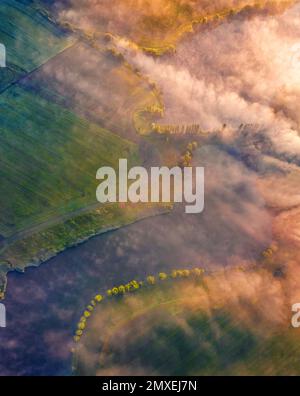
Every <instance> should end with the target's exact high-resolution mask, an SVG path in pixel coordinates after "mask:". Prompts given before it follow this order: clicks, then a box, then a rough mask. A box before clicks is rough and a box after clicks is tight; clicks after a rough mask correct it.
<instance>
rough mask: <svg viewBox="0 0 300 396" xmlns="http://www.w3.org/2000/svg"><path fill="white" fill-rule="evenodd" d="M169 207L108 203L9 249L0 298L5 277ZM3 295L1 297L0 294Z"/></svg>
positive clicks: (3, 259)
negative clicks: (98, 235) (13, 271)
mask: <svg viewBox="0 0 300 396" xmlns="http://www.w3.org/2000/svg"><path fill="white" fill-rule="evenodd" d="M169 210H170V206H168V205H154V204H135V205H133V204H124V205H123V204H122V207H120V205H119V204H107V205H102V206H101V205H99V207H98V208H97V209H94V210H93V211H90V212H87V213H84V214H81V215H78V216H76V217H74V218H71V219H69V220H67V221H65V222H64V223H59V224H57V225H54V226H52V227H49V228H46V229H45V230H42V231H40V232H36V233H34V234H33V235H30V236H28V237H24V238H22V239H20V240H17V241H15V242H13V243H12V244H11V245H9V246H8V247H6V249H4V251H3V252H2V254H1V256H0V275H1V273H2V282H1V276H0V297H1V296H2V297H3V296H4V291H5V276H3V274H5V273H6V272H8V271H11V270H19V271H24V269H25V268H26V267H28V266H38V265H39V264H41V263H42V262H44V261H46V260H48V259H50V258H51V257H53V256H55V255H56V254H58V253H59V252H62V251H63V250H65V249H67V248H69V247H71V246H74V245H77V244H79V243H82V242H84V241H86V240H87V239H89V238H90V237H92V236H94V235H97V234H100V233H103V232H106V231H108V230H113V229H117V228H119V227H122V226H125V225H127V224H130V223H133V222H135V221H138V220H141V219H142V218H145V217H149V216H153V215H157V214H162V213H166V212H167V211H169ZM1 293H2V294H1Z"/></svg>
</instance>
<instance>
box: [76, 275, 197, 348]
mask: <svg viewBox="0 0 300 396" xmlns="http://www.w3.org/2000/svg"><path fill="white" fill-rule="evenodd" d="M204 272H205V270H204V269H203V268H193V269H192V270H188V269H183V270H174V271H172V272H171V273H170V274H166V273H165V272H160V273H159V274H158V276H156V277H155V276H153V275H149V276H147V278H146V280H145V281H136V280H132V281H130V282H129V283H127V284H126V285H119V286H115V287H113V288H112V289H108V290H107V292H106V297H107V298H111V297H114V296H122V295H124V294H126V293H132V292H135V291H137V290H139V289H140V288H142V287H144V286H152V285H155V284H157V283H158V282H159V281H166V280H167V279H176V278H188V277H190V276H194V277H200V276H202V275H203V274H204ZM104 299H105V297H104V296H103V295H101V294H97V295H96V296H95V297H94V298H93V299H92V300H91V301H90V303H89V304H88V306H87V307H86V309H85V310H84V312H83V315H82V316H81V318H80V320H79V322H78V325H77V329H76V332H75V335H74V341H75V342H79V341H80V339H81V337H82V335H83V333H84V330H85V329H86V326H87V320H88V319H89V318H90V316H91V315H92V312H93V311H94V309H95V308H96V306H97V305H98V304H99V303H101V302H102V301H103V300H104Z"/></svg>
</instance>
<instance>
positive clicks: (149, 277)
mask: <svg viewBox="0 0 300 396" xmlns="http://www.w3.org/2000/svg"><path fill="white" fill-rule="evenodd" d="M147 282H148V284H149V285H154V284H155V278H154V276H148V277H147Z"/></svg>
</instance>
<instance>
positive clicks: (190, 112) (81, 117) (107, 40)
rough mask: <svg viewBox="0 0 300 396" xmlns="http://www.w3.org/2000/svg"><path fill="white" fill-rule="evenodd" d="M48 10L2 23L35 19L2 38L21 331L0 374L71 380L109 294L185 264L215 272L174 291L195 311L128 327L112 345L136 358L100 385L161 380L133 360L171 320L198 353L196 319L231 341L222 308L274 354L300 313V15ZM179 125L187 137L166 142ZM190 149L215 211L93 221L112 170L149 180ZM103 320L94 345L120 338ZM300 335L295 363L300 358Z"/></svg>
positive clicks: (13, 335) (256, 5)
mask: <svg viewBox="0 0 300 396" xmlns="http://www.w3.org/2000/svg"><path fill="white" fill-rule="evenodd" d="M37 3H38V4H39V6H40V7H42V9H43V12H42V13H41V14H39V11H37V8H27V7H36V5H34V4H35V2H31V1H28V5H27V2H26V5H24V4H25V3H24V4H23V3H22V4H21V5H20V4H19V5H18V6H16V5H15V2H13V1H11V0H5V4H4V3H3V5H2V6H1V5H0V7H2V8H0V12H2V13H3V17H2V16H1V14H0V17H1V18H2V19H1V20H3V21H10V18H11V21H15V20H17V17H15V15H17V16H18V17H19V16H20V15H22V24H20V27H18V28H17V27H16V26H14V24H13V23H10V22H9V23H8V22H7V23H6V24H4V23H3V26H4V25H5V26H4V27H3V31H5V34H3V33H1V32H0V42H2V41H3V42H5V40H7V43H8V44H6V45H7V48H8V55H9V58H8V59H9V64H8V65H9V69H8V70H6V71H3V70H2V69H0V72H1V73H0V86H1V89H2V90H3V92H2V91H1V92H0V106H2V107H3V108H4V109H5V112H3V122H2V125H3V131H1V132H0V138H1V139H2V140H1V142H4V143H3V147H4V148H3V149H1V150H2V151H1V153H2V157H3V158H2V160H1V161H2V162H1V161H0V162H1V164H2V168H1V169H2V171H1V172H2V173H1V174H0V176H1V177H2V178H3V183H2V185H3V186H8V187H6V190H7V191H8V192H9V194H6V195H5V194H2V195H1V196H2V200H3V202H2V203H1V207H2V208H4V209H3V213H4V214H5V219H4V220H3V221H2V220H1V224H0V226H1V233H0V234H1V235H0V237H1V238H0V244H1V245H0V247H1V249H2V250H1V257H0V258H1V261H0V281H1V282H0V293H2V294H0V297H1V296H3V297H5V298H6V300H4V302H5V303H6V304H7V307H8V312H13V313H12V314H11V315H12V319H11V321H12V322H11V323H13V325H14V326H13V330H11V331H6V330H5V333H3V334H4V336H3V339H4V341H5V342H3V343H2V346H1V348H3V356H4V355H5V359H4V360H3V362H2V363H1V362H0V375H1V372H4V373H7V374H9V375H11V374H12V373H19V374H23V375H26V374H28V373H38V374H45V373H46V374H47V372H51V374H52V373H54V374H57V373H60V374H65V373H70V371H71V363H70V360H71V353H70V349H71V347H74V345H73V344H74V343H72V340H71V338H72V334H73V333H74V329H77V327H76V326H77V322H78V320H79V318H80V317H81V315H82V311H83V310H84V309H85V308H84V307H85V305H86V303H88V302H89V300H90V299H91V298H93V295H95V294H96V293H100V292H101V293H103V294H104V295H105V293H106V290H107V288H111V287H113V286H115V285H118V284H121V283H122V282H123V283H126V282H128V281H129V280H130V279H133V278H137V279H140V280H142V279H144V278H145V277H146V276H147V275H154V274H155V273H158V272H160V271H166V273H169V272H170V271H172V270H173V269H174V268H188V269H191V268H193V267H197V266H198V267H201V268H202V267H203V268H205V269H206V270H207V273H208V276H207V278H205V280H203V284H204V287H203V284H201V286H199V285H198V284H196V286H195V284H194V283H189V282H186V283H185V284H184V292H181V290H177V289H176V286H175V287H174V290H173V291H172V292H171V296H172V297H174V299H180V297H181V296H183V297H184V298H183V300H184V303H183V306H182V307H181V311H180V310H178V312H182V316H181V317H177V316H176V315H177V314H176V315H174V317H173V316H172V313H170V312H168V311H166V316H165V317H164V311H163V309H162V308H159V309H161V311H159V310H158V312H160V313H159V314H158V316H157V318H156V317H155V315H154V316H151V315H150V316H149V317H148V316H147V315H146V316H145V318H144V319H143V318H142V319H141V320H140V321H137V322H136V323H135V322H134V321H133V324H132V328H131V327H130V324H129V325H128V326H129V327H128V328H129V330H130V329H131V330H133V331H132V334H130V332H126V331H120V333H119V337H116V338H115V339H114V340H112V341H111V345H110V347H111V348H112V350H113V351H114V353H115V354H116V356H117V354H118V353H120V354H123V355H122V356H123V358H124V362H125V363H124V362H123V363H124V364H123V365H122V364H118V362H116V361H115V360H114V359H113V358H112V360H111V365H110V366H109V367H107V368H103V367H102V368H101V370H99V371H97V374H99V375H111V374H119V375H124V374H127V375H133V374H145V373H146V374H147V373H149V371H147V364H145V365H144V363H143V364H142V363H141V361H139V359H137V360H134V359H133V360H132V362H134V363H133V364H132V365H131V364H128V365H127V363H126V362H127V361H126V353H127V352H126V351H127V349H126V348H127V346H128V348H129V349H128V350H129V351H131V352H132V353H133V352H134V344H135V343H136V342H139V343H140V345H141V350H142V347H144V341H145V340H144V339H143V334H146V336H147V337H149V339H151V340H153V342H154V344H155V345H156V342H157V344H158V345H159V344H160V342H159V341H160V339H159V336H158V335H157V334H158V333H156V329H155V326H156V325H157V326H159V324H160V321H161V323H163V328H164V326H165V325H166V326H167V325H169V326H171V327H170V328H171V329H174V328H177V327H178V328H179V329H180V331H182V334H183V335H184V337H186V338H187V339H190V340H192V339H193V338H194V337H195V339H197V340H198V338H197V337H198V335H197V334H198V333H197V329H196V330H195V329H194V328H193V327H192V326H191V325H190V322H189V321H190V314H194V313H195V315H197V314H199V312H200V311H201V312H203V313H204V314H205V318H206V319H205V320H206V321H207V322H208V323H209V324H210V325H211V326H212V329H213V332H215V333H214V335H215V336H216V339H217V340H218V337H219V335H220V334H221V333H222V332H221V330H220V328H219V326H221V324H220V323H221V322H222V321H221V322H220V323H219V322H214V320H215V316H216V315H215V314H216V307H217V308H218V309H221V310H224V312H226V314H228V315H229V316H230V320H232V322H230V323H231V324H232V326H233V327H234V326H235V325H237V326H238V329H239V331H240V332H239V333H238V334H239V335H240V336H241V340H244V339H243V337H242V335H243V334H248V331H249V332H250V333H251V332H252V333H253V334H254V338H255V337H256V338H255V339H256V340H257V339H259V340H260V341H261V340H263V341H264V340H266V339H268V337H269V336H270V337H271V336H273V335H274V336H276V334H286V332H287V331H288V329H290V319H291V306H292V305H293V304H294V303H297V302H300V288H299V282H297V279H298V278H299V276H300V273H299V272H300V267H299V260H300V193H299V185H300V3H299V2H298V1H284V0H263V1H259V2H257V1H255V0H213V1H209V0H175V1H174V0H153V1H147V0H111V1H107V0H87V1H83V0H66V1H64V0H57V1H39V2H37ZM22 7H23V8H24V9H23V8H22ZM43 7H45V9H44V8H43ZM20 10H21V11H20ZM6 13H7V14H6ZM15 13H16V14H15ZM19 13H21V14H20V15H19ZM7 15H8V16H7ZM32 15H33V16H32ZM20 20H21V19H20ZM5 29H6V30H5ZM35 29H36V30H35ZM27 32H30V36H29V34H28V35H27ZM1 34H2V35H3V37H2V36H1ZM29 38H30V40H29V41H28V42H31V45H32V46H29V44H28V42H27V41H26V40H28V39H29ZM1 40H2V41H1ZM45 43H46V44H47V43H48V47H49V48H48V47H47V45H46V44H45ZM40 47H42V48H40ZM21 49H22V56H20V54H19V52H21ZM18 51H19V52H18ZM36 54H38V55H39V57H38V60H37V56H36ZM5 73H6V74H5ZM1 117H2V113H1ZM4 117H5V118H4ZM192 124H194V125H197V127H198V133H196V134H195V135H191V136H189V135H186V136H182V135H181V133H180V131H181V130H182V129H181V127H184V126H189V125H192ZM170 125H171V126H172V127H173V130H175V132H174V133H165V134H164V133H159V132H157V131H159V127H160V128H161V130H163V127H166V126H170ZM153 126H158V129H157V130H155V128H154V127H153ZM176 127H177V129H176ZM171 129H172V128H171ZM16 131H17V133H16ZM178 131H179V132H178ZM14 133H15V134H14ZM193 141H194V142H193ZM195 142H196V146H195V148H194V149H190V148H189V146H190V145H191V144H192V143H195ZM187 154H188V156H190V157H189V158H190V159H189V161H190V162H188V166H203V167H204V168H205V208H204V212H203V213H202V214H201V215H187V214H185V213H184V210H183V206H182V205H175V207H174V208H173V210H172V211H170V212H169V213H165V214H164V215H161V212H157V213H154V212H153V213H152V212H151V215H150V214H149V218H147V219H145V218H146V217H147V216H148V214H147V213H146V212H145V213H144V212H143V211H142V210H141V212H139V213H138V215H136V213H135V212H134V209H133V210H132V212H130V213H129V215H128V213H127V211H126V207H125V209H124V207H123V206H122V205H116V207H114V208H113V209H112V210H111V211H109V210H108V211H107V212H106V211H103V212H101V213H100V211H99V212H97V210H98V208H97V210H95V208H94V206H93V205H94V204H95V202H94V200H95V194H94V191H96V187H95V186H96V179H95V175H96V171H97V169H98V167H99V166H100V165H106V164H107V165H113V164H114V163H115V162H116V161H117V160H118V158H117V157H124V158H125V157H127V156H128V157H130V158H131V161H132V163H134V164H137V163H138V164H139V165H143V166H145V167H149V166H158V165H167V166H169V165H172V166H175V165H179V164H182V162H181V161H182V158H184V157H185V156H186V155H187ZM98 157H99V160H98ZM35 160H36V162H35ZM21 161H23V162H21ZM98 161H99V163H98ZM114 161H115V162H114ZM71 164H72V166H71ZM60 167H61V168H60ZM53 175H54V176H55V177H54V176H53ZM48 176H49V178H48ZM4 182H5V183H4ZM66 186H67V187H66ZM3 189H4V187H3ZM43 193H44V195H43ZM75 198H76V199H75ZM46 209H47V210H46ZM133 212H134V214H133ZM154 214H156V216H153V215H154ZM84 215H86V216H84ZM152 216H153V217H152ZM3 218H4V216H3ZM29 220H30V221H29ZM121 220H122V221H121ZM138 220H139V221H138ZM137 221H138V222H137ZM129 224H130V225H129ZM112 228H113V229H115V231H112V232H107V231H108V230H111V229H112ZM2 230H3V231H2ZM100 232H104V234H103V235H101V236H98V237H96V238H93V239H92V240H91V241H89V242H86V243H82V244H78V243H79V242H80V243H81V242H83V241H85V240H87V239H88V238H90V237H91V236H95V235H97V234H99V233H100ZM2 234H3V235H2ZM77 245H78V246H77ZM70 247H72V249H70ZM64 250H65V252H63V251H64ZM62 252H63V253H62ZM55 256H56V257H55ZM49 258H51V260H50V261H48V259H49ZM45 261H47V262H45ZM44 262H45V263H44ZM41 263H44V264H42V266H41V267H40V268H35V269H27V267H29V266H32V264H34V265H35V266H38V265H39V264H41ZM15 270H17V271H21V272H24V273H22V274H20V273H16V272H13V271H15ZM9 271H11V272H12V273H11V274H10V275H9V276H8V283H7V291H6V290H5V286H6V275H7V272H9ZM10 279H11V281H10ZM5 292H6V293H7V294H5ZM158 296H160V294H159V292H158ZM126 304H127V302H126V301H125V305H124V306H125V310H126V309H127V308H128V307H126ZM128 304H129V308H128V309H129V310H131V309H132V312H133V314H134V310H135V308H136V307H139V308H145V309H146V308H147V304H145V306H144V305H143V304H144V301H143V299H141V300H140V298H139V294H137V295H136V296H133V297H130V298H129V303H128ZM139 304H140V305H139ZM14 306H15V307H17V308H15V310H14V311H13V307H14ZM112 307H113V305H112ZM24 312H28V314H27V315H24V314H23V313H24ZM101 312H102V311H101ZM101 312H100V314H99V315H98V313H97V315H98V316H95V319H93V322H92V323H93V328H92V329H93V331H94V335H93V337H96V338H97V329H104V328H105V329H106V330H104V331H103V334H104V333H105V331H107V332H109V327H107V328H106V327H105V324H106V323H107V322H108V321H109V320H110V319H109V318H110V317H111V312H110V311H109V309H108V310H107V311H106V308H105V310H103V316H101V315H102V313H101ZM114 312H115V311H114ZM176 312H177V311H176ZM106 315H107V316H106ZM153 318H154V319H155V320H154V319H153ZM156 319H157V320H156ZM218 320H219V319H218ZM167 322H168V323H167ZM257 322H259V325H257ZM8 323H9V321H8ZM203 323H204V322H201V326H204V324H203ZM205 323H206V322H205ZM152 326H153V328H154V333H152V330H153V329H152ZM172 326H173V327H172ZM201 326H200V325H199V329H200V327H201ZM204 327H205V326H204ZM204 327H201V329H200V330H201V331H202V330H203V328H204ZM128 328H127V330H128ZM199 329H198V330H199ZM200 330H199V331H200ZM75 331H76V330H75ZM201 331H200V333H201ZM37 333H39V334H38V336H36V334H37ZM91 333H92V332H91ZM252 333H251V335H253V334H252ZM153 334H154V335H153ZM201 334H202V333H201ZM201 334H200V339H201ZM0 335H1V334H0ZM35 336H36V342H35V343H32V339H34V337H35ZM152 336H153V338H151V337H152ZM289 336H290V333H289V335H288V338H289ZM147 337H146V338H147ZM184 337H183V338H184ZM293 337H294V334H293V336H292V337H291V339H292V341H291V343H292V345H293V348H291V350H290V354H289V350H288V348H287V351H286V353H287V355H285V356H286V360H285V359H283V360H284V361H286V362H287V363H286V364H287V366H288V362H289V358H290V359H291V361H292V360H293V357H294V356H297V353H298V351H297V348H296V344H295V342H294V341H295V339H297V340H298V338H297V336H295V339H294V338H293ZM166 338H167V337H166ZM236 338H238V337H236ZM184 339H185V338H184ZM233 339H234V337H233ZM247 340H248V341H249V339H248V338H247V337H246V341H245V344H247V342H248V341H247ZM200 341H201V340H200ZM200 341H199V342H198V343H197V342H196V344H195V348H196V350H198V349H197V348H198V347H199V345H200V346H201V348H202V343H201V342H200ZM168 342H169V341H168V339H163V341H162V345H163V346H164V345H165V344H166V345H171V344H168ZM172 342H173V341H172ZM249 342H250V341H249ZM289 342H290V338H289ZM164 343H165V344H164ZM170 343H171V341H170ZM125 344H126V348H124V345H125ZM204 344H205V345H204V349H205V347H206V343H205V342H204ZM250 344H251V342H250ZM28 345H30V348H29V347H28ZM79 345H80V343H79ZM145 345H146V349H145V350H146V352H147V351H148V352H147V353H149V350H150V349H151V348H150V346H149V345H148V344H147V343H146V344H145ZM218 345H219V344H218ZM218 345H217V349H216V350H218ZM251 345H252V344H251ZM243 346H244V344H243V341H242V344H241V349H243ZM85 348H86V345H85V346H83V349H82V350H83V352H82V355H81V358H82V363H83V364H86V365H87V366H89V365H93V364H94V362H95V359H98V357H99V356H98V355H97V353H98V350H97V353H95V351H94V350H92V351H91V350H89V348H86V349H85ZM168 348H169V347H168ZM168 348H167V349H168ZM199 348H200V347H199ZM201 348H200V349H199V351H202V349H201ZM268 348H269V349H268ZM268 348H267V349H268V350H270V349H272V346H271V347H268ZM169 349H172V348H169ZM191 349H193V348H191ZM27 350H29V351H30V356H32V358H31V357H28V355H29V354H28V353H27ZM158 350H159V351H160V352H159V353H158V354H161V350H160V349H159V348H158ZM147 353H146V355H147ZM276 353H277V352H276ZM280 353H281V352H280V351H279V352H278V353H277V355H278V356H280ZM199 354H201V353H200V352H199ZM146 355H145V356H146ZM162 355H163V354H162ZM277 355H276V356H277ZM1 356H2V353H1ZM107 356H108V359H110V358H111V357H112V356H113V354H112V355H111V356H110V355H109V354H107ZM124 356H125V357H124ZM241 356H242V357H241V366H237V368H236V370H237V372H238V373H243V369H244V368H245V367H244V366H243V362H244V361H243V359H244V358H245V359H246V357H245V356H246V355H245V356H244V355H241ZM222 359H225V358H224V357H223V356H221V358H220V360H222ZM295 359H296V358H295ZM41 360H43V364H40V361H41ZM174 360H176V359H174ZM22 361H24V362H25V364H24V365H22V363H20V362H22ZM139 362H140V365H139V364H138V363H139ZM129 363H130V361H129ZM267 363H268V361H267ZM267 363H266V367H265V366H264V365H263V364H262V366H261V370H265V372H266V373H268V365H267ZM251 364H252V363H251ZM274 365H275V364H274ZM271 366H272V365H271V364H270V367H271ZM272 367H273V366H272ZM293 367H294V366H293ZM284 369H286V368H284ZM270 370H271V369H270ZM278 370H279V369H278ZM293 370H294V371H293V373H294V372H296V371H297V368H293ZM154 372H155V373H156V374H159V373H158V372H156V371H155V370H154ZM274 372H276V370H275V369H274V371H272V370H271V373H274Z"/></svg>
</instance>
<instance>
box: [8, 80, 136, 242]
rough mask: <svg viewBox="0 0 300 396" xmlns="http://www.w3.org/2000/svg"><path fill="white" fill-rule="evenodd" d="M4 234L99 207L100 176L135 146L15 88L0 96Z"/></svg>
mask: <svg viewBox="0 0 300 396" xmlns="http://www.w3.org/2000/svg"><path fill="white" fill-rule="evenodd" d="M0 114H1V115H0V116H1V122H2V124H1V131H0V152H1V155H0V164H1V168H0V177H1V180H2V182H1V187H0V188H1V193H0V194H1V195H0V208H1V209H0V217H1V223H0V233H1V234H2V235H4V236H9V235H11V234H13V233H15V232H16V231H20V230H21V229H23V228H25V227H28V226H30V225H32V224H34V223H37V222H43V221H46V220H47V219H48V218H50V217H53V216H55V215H60V214H64V213H66V212H68V211H74V210H76V209H78V208H80V207H82V206H85V205H89V204H92V203H95V202H96V196H95V191H96V187H97V180H96V171H97V169H98V168H99V167H101V166H104V165H108V166H113V167H115V168H117V164H118V160H119V158H129V159H132V160H133V161H136V162H137V161H138V156H137V151H136V150H137V149H136V146H135V145H134V144H133V143H130V142H128V141H125V140H122V139H120V138H119V137H117V136H115V135H114V134H112V133H110V132H108V131H107V130H104V129H102V128H100V127H99V126H97V125H96V124H92V123H90V122H88V121H86V120H85V119H83V118H80V117H78V116H76V115H75V114H73V113H71V112H69V111H67V110H63V109H62V108H61V107H59V106H57V105H55V104H53V103H50V102H47V101H46V100H44V99H41V98H40V97H38V96H37V95H33V94H32V93H30V92H28V91H26V90H24V89H22V88H20V87H18V86H15V87H13V88H12V89H10V90H8V91H6V92H5V93H4V94H2V95H1V96H0Z"/></svg>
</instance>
